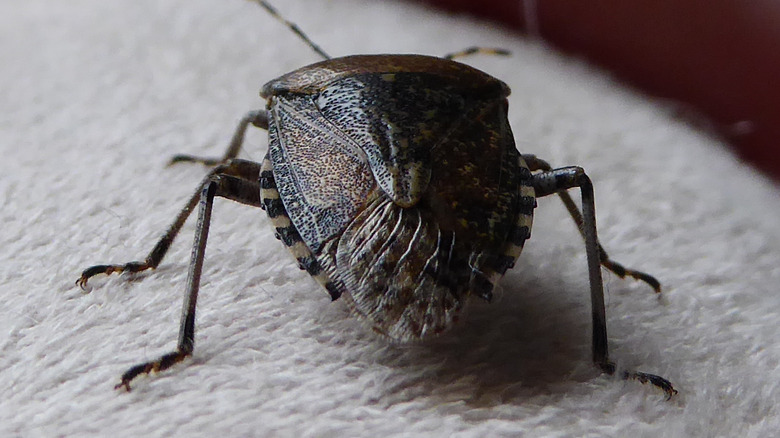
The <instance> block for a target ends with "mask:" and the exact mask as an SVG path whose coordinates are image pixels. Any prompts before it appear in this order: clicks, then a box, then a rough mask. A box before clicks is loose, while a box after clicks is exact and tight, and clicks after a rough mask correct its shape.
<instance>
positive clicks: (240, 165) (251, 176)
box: [76, 160, 260, 289]
mask: <svg viewBox="0 0 780 438" xmlns="http://www.w3.org/2000/svg"><path fill="white" fill-rule="evenodd" d="M259 169H260V167H259V164H257V163H254V162H251V161H246V160H231V161H230V162H229V163H228V164H224V165H221V166H219V167H216V168H215V169H214V170H212V171H211V172H210V173H209V175H208V176H206V178H205V179H204V183H205V182H206V181H209V179H210V178H213V177H214V176H215V175H218V174H221V175H230V176H235V177H238V178H240V179H241V180H242V181H244V180H245V181H247V182H246V183H245V184H249V182H250V181H251V182H252V183H253V184H255V185H257V180H258V177H259V174H260V170H259ZM225 184H228V183H227V182H226V183H225ZM256 188H257V191H256V192H257V193H258V197H259V193H260V189H259V185H258V186H257V187H256ZM242 193H243V192H242ZM200 198H201V191H200V190H198V191H196V192H195V193H193V194H192V196H191V197H190V199H189V201H187V205H185V206H184V208H183V209H182V210H181V211H180V212H179V214H178V216H176V219H175V220H174V221H173V223H172V224H171V226H170V227H168V230H167V231H166V232H165V234H164V235H163V236H162V238H160V240H159V241H157V244H156V245H155V246H154V248H153V249H152V251H151V252H149V255H147V256H146V258H145V259H144V260H143V261H132V262H129V263H124V264H116V265H95V266H91V267H89V268H87V269H85V270H84V271H83V272H82V273H81V276H80V277H79V279H78V280H76V284H78V285H79V286H80V287H81V288H82V289H84V288H86V286H87V282H88V281H89V279H90V278H92V277H94V276H95V275H99V274H107V275H108V274H113V273H121V272H130V273H135V272H141V271H145V270H147V269H155V268H156V267H157V266H158V265H159V264H160V262H161V261H162V259H163V257H165V254H166V253H167V252H168V249H169V248H170V247H171V244H172V243H173V240H174V239H175V238H176V236H177V235H178V234H179V230H181V227H182V226H184V223H185V222H186V221H187V218H188V217H189V216H190V213H192V210H193V209H194V208H195V206H196V205H197V204H198V200H199V199H200ZM239 202H243V201H239ZM259 202H260V201H259V199H258V201H257V203H256V204H251V205H254V206H258V207H259V206H260V204H259ZM244 203H246V202H244Z"/></svg>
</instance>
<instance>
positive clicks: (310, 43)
mask: <svg viewBox="0 0 780 438" xmlns="http://www.w3.org/2000/svg"><path fill="white" fill-rule="evenodd" d="M251 1H254V2H255V3H257V4H259V5H260V6H262V7H263V9H265V10H266V11H268V13H269V14H271V16H273V17H274V18H276V19H277V20H279V21H281V22H282V23H284V25H285V26H287V27H289V28H290V30H292V31H293V32H295V34H296V35H298V36H299V37H300V38H301V39H302V40H303V42H305V43H306V45H308V46H309V47H311V48H312V50H314V51H315V52H317V54H318V55H320V56H322V57H323V58H325V59H330V56H328V54H327V53H325V51H324V50H322V49H321V48H320V46H318V45H317V44H315V43H314V41H312V40H310V39H309V37H307V36H306V34H305V33H303V31H302V30H301V29H300V28H299V27H298V25H296V24H295V23H293V22H291V21H289V20H287V19H286V18H284V17H282V16H281V15H279V12H277V10H276V9H275V8H274V7H273V6H271V5H270V4H269V3H267V2H266V1H264V0H251Z"/></svg>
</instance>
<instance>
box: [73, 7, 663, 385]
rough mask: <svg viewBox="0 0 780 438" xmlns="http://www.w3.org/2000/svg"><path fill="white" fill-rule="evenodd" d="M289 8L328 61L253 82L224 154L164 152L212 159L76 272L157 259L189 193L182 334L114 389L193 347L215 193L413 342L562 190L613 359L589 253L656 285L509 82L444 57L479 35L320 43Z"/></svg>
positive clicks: (491, 272) (599, 353)
mask: <svg viewBox="0 0 780 438" xmlns="http://www.w3.org/2000/svg"><path fill="white" fill-rule="evenodd" d="M256 1H257V3H259V4H260V5H261V6H263V7H264V8H266V9H267V10H268V11H269V12H270V13H271V14H272V15H274V16H275V17H277V18H280V17H279V16H278V14H277V13H276V11H275V10H273V8H271V6H269V5H268V4H267V3H265V2H264V1H262V0H256ZM280 19H281V18H280ZM281 20H282V21H285V20H283V19H281ZM285 22H286V21H285ZM286 23H287V24H288V25H289V26H290V27H291V28H292V29H293V30H294V31H295V32H296V33H298V35H300V36H301V37H302V38H303V40H304V41H305V42H307V43H308V44H309V46H310V47H312V48H313V49H314V50H315V51H317V52H318V53H319V54H320V55H321V56H323V57H324V58H325V60H324V61H322V62H318V63H315V64H312V65H309V66H306V67H303V68H300V69H298V70H295V71H293V72H290V73H288V74H286V75H283V76H281V77H279V78H277V79H274V80H272V81H270V82H269V83H267V84H266V85H265V86H264V87H263V89H262V91H261V93H260V94H261V96H262V97H263V98H265V99H266V107H265V109H261V110H257V111H251V112H249V113H248V114H247V115H246V116H245V117H244V118H243V119H242V120H241V122H240V124H239V126H238V128H237V129H236V131H235V134H234V136H233V139H232V141H231V143H230V146H229V147H228V150H227V151H226V153H225V155H224V156H223V157H222V158H221V159H201V158H196V157H192V156H186V155H180V156H176V157H174V159H173V162H180V161H189V162H201V163H206V164H211V165H214V167H213V169H212V170H211V171H210V172H209V174H208V175H207V176H206V177H205V178H204V180H203V182H202V183H201V185H200V186H199V188H198V190H197V191H196V192H195V194H194V195H193V196H192V197H191V198H190V200H189V202H188V203H187V205H186V206H185V208H184V209H183V210H182V211H181V213H179V215H178V217H177V218H176V220H175V221H174V223H173V224H172V225H171V227H170V228H169V229H168V231H167V232H166V233H165V235H164V236H163V237H162V239H160V241H159V242H158V243H157V245H156V246H155V247H154V249H152V251H151V252H150V253H149V255H148V256H147V257H146V259H144V260H143V261H138V262H130V263H126V264H119V265H98V266H93V267H90V268H88V269H86V270H84V272H83V273H82V274H81V277H80V278H79V279H78V281H77V283H78V284H79V285H81V286H82V287H84V286H86V283H87V281H88V280H89V278H91V277H93V276H95V275H97V274H111V273H115V272H122V271H127V272H139V271H143V270H146V269H154V268H156V267H157V266H158V265H159V263H160V262H161V260H162V259H163V257H164V256H165V253H166V252H167V250H168V248H169V246H170V244H171V243H172V241H173V240H174V238H175V237H176V235H177V234H178V232H179V230H180V229H181V227H182V225H183V224H184V222H185V220H186V219H187V217H188V216H189V214H190V213H191V212H192V211H193V210H194V209H195V207H196V206H197V207H198V208H199V215H198V223H197V230H196V235H195V243H194V249H193V252H192V259H191V262H190V270H189V277H188V280H187V286H186V293H185V303H184V312H183V315H182V321H181V327H180V333H179V342H178V346H177V348H176V350H175V351H173V352H171V353H168V354H165V355H163V356H161V357H160V358H159V359H157V360H153V361H150V362H145V363H142V364H139V365H136V366H134V367H132V368H130V369H129V370H128V371H127V372H125V374H124V375H123V376H122V378H121V382H120V383H119V384H118V385H117V388H125V389H127V390H129V389H130V383H131V381H132V380H133V379H134V378H135V377H137V376H138V375H140V374H146V373H149V372H152V371H160V370H165V369H167V368H169V367H171V366H172V365H173V364H175V363H178V362H180V361H182V360H183V359H184V358H186V357H187V356H190V355H191V354H192V352H193V347H194V333H195V307H196V306H195V304H196V300H197V296H198V288H199V284H200V276H201V270H202V266H203V258H204V252H205V247H206V239H207V236H208V230H209V222H210V217H211V210H212V203H213V200H214V197H215V196H220V197H224V198H228V199H231V200H234V201H237V202H240V203H243V204H247V205H251V206H255V207H261V208H263V209H265V211H266V213H267V214H268V216H269V217H270V219H271V222H272V224H273V225H274V227H275V228H276V236H277V238H279V239H280V240H281V241H282V242H283V243H284V245H285V246H287V247H288V249H289V250H290V251H291V252H292V253H293V255H294V256H295V258H296V259H297V261H298V263H299V266H300V268H301V269H303V270H305V271H307V272H308V273H309V274H311V276H312V277H314V279H315V280H317V281H318V282H319V283H320V284H321V285H322V286H323V287H324V289H325V290H327V292H328V293H329V294H330V296H331V298H332V299H333V300H336V299H339V298H341V299H342V300H344V301H346V304H347V306H348V307H349V308H350V310H351V311H352V312H353V313H354V314H355V315H357V316H358V317H360V318H362V319H364V320H366V321H367V322H368V323H370V324H371V326H372V327H373V328H374V330H376V331H377V332H379V333H381V334H383V335H385V336H387V337H389V338H391V339H393V340H398V341H414V340H420V339H428V338H432V337H435V336H437V335H439V334H441V333H443V332H445V331H447V330H448V329H450V328H451V327H452V326H453V325H454V324H455V323H456V322H457V320H458V317H459V314H460V313H461V311H462V310H463V308H464V306H465V305H466V304H467V302H468V301H469V300H470V299H471V298H472V297H477V298H481V299H484V300H487V301H490V299H491V296H492V291H493V288H494V287H495V285H496V284H497V282H498V281H499V280H500V278H501V277H502V276H503V274H504V273H505V272H506V271H507V269H509V268H511V267H512V266H513V265H514V263H515V261H516V259H517V258H518V256H519V255H520V252H521V250H522V248H523V244H524V243H525V241H526V240H527V239H528V238H529V237H530V230H531V223H532V218H533V212H534V208H535V207H536V198H538V197H542V196H546V195H550V194H558V195H559V196H560V197H561V198H562V200H563V201H564V203H565V205H566V207H567V209H568V211H569V213H570V214H571V216H572V218H573V219H574V221H575V222H576V223H577V225H578V226H579V228H580V230H581V233H582V235H583V237H584V240H585V247H586V251H587V260H588V273H589V280H590V292H591V301H592V309H593V310H592V314H593V360H594V362H595V363H596V365H598V366H599V367H600V369H601V370H602V371H603V372H606V373H609V374H613V373H615V371H616V367H615V365H614V364H613V362H611V361H610V360H609V356H608V352H607V333H606V315H605V309H604V296H603V295H604V294H603V285H602V278H601V269H600V268H601V266H603V267H605V268H607V269H609V270H610V271H612V272H614V273H615V274H617V275H618V276H620V277H625V276H630V277H634V278H636V279H639V280H642V281H644V282H646V283H648V284H649V285H650V286H652V287H653V288H654V289H655V290H656V291H659V290H660V285H659V283H658V281H657V280H655V278H653V277H651V276H650V275H648V274H645V273H642V272H639V271H635V270H630V269H626V268H624V267H623V266H621V265H620V264H618V263H615V262H613V261H612V260H610V259H609V257H608V256H607V253H606V252H605V251H604V249H603V248H602V247H601V246H600V244H599V242H598V238H597V235H596V219H595V211H594V197H593V186H592V184H591V181H590V179H589V178H588V176H587V175H586V174H585V172H584V171H583V169H582V168H580V167H564V168H559V169H553V168H552V167H551V166H550V165H549V164H547V163H546V162H545V161H543V160H541V159H538V158H536V157H535V156H533V155H523V154H520V153H519V152H518V151H517V149H516V148H515V142H514V138H513V136H512V132H511V129H510V127H509V122H508V119H507V110H508V100H507V96H508V95H509V88H508V87H507V86H506V84H504V83H503V82H501V81H500V80H498V79H496V78H494V77H492V76H490V75H488V74H486V73H484V72H481V71H479V70H477V69H474V68H472V67H469V66H467V65H464V64H461V63H458V62H455V61H453V60H452V59H451V58H453V57H455V56H458V55H462V54H468V53H471V52H473V51H478V50H466V51H464V52H461V53H458V54H455V55H452V56H448V57H445V58H436V57H430V56H420V55H359V56H347V57H342V58H330V57H328V56H327V55H326V54H325V53H324V52H323V51H322V50H321V49H320V48H319V47H317V46H316V45H314V44H313V43H312V42H311V41H310V40H309V39H308V38H307V37H306V36H305V35H304V34H303V33H302V32H301V31H300V30H299V29H298V28H297V27H295V26H294V25H292V24H290V23H288V22H286ZM250 125H252V126H255V127H258V128H261V129H265V130H267V131H268V134H269V136H268V138H269V147H268V149H269V150H268V153H267V155H266V157H265V159H264V160H263V162H262V163H255V162H251V161H246V160H241V159H238V158H237V155H238V153H239V150H240V148H241V145H242V142H243V138H244V133H245V132H246V130H247V129H248V127H249V126H250ZM570 188H579V189H580V191H581V193H582V211H580V209H579V208H578V207H577V205H576V204H575V203H574V202H573V200H572V199H571V198H570V197H569V195H568V194H567V193H566V190H567V189H570ZM622 377H624V378H626V379H636V380H639V381H641V382H650V383H652V384H654V385H656V386H658V387H660V388H661V389H662V390H663V391H665V392H666V394H667V395H669V396H671V395H672V394H674V393H675V392H676V391H675V390H674V388H673V387H672V385H671V383H669V382H668V381H667V380H666V379H664V378H661V377H659V376H655V375H652V374H646V373H641V372H633V371H631V372H623V373H622Z"/></svg>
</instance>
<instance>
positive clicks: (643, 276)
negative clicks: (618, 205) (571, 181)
mask: <svg viewBox="0 0 780 438" xmlns="http://www.w3.org/2000/svg"><path fill="white" fill-rule="evenodd" d="M523 159H524V160H525V161H526V163H527V164H528V167H529V168H530V169H531V170H532V171H535V170H541V171H544V172H549V171H551V170H553V169H552V167H551V166H550V165H549V164H548V163H547V162H546V161H544V160H542V159H539V158H537V157H536V156H535V155H530V154H526V155H523ZM552 189H554V188H552ZM552 193H557V195H558V196H559V197H560V198H561V201H563V204H564V205H565V206H566V210H568V211H569V215H571V218H572V219H573V220H574V223H576V224H577V228H578V229H579V230H580V234H582V237H583V238H584V237H585V232H584V222H583V218H582V213H581V212H580V209H579V208H578V207H577V204H575V203H574V200H573V199H572V198H571V196H569V194H568V193H567V192H565V191H562V190H558V191H556V192H550V193H537V194H536V196H537V197H542V196H547V195H550V194H552ZM598 251H599V259H600V260H601V266H603V267H605V268H607V269H609V270H610V271H611V272H612V273H613V274H615V275H617V276H618V277H620V278H625V277H627V276H628V277H632V278H634V279H636V280H640V281H644V282H645V283H647V284H648V285H650V287H652V288H653V290H655V291H656V292H657V293H660V292H661V283H660V282H659V281H658V280H656V278H655V277H653V276H652V275H650V274H647V273H644V272H642V271H637V270H634V269H628V268H626V267H624V266H623V265H621V264H620V263H618V262H616V261H614V260H611V259H610V258H609V255H607V252H606V251H605V250H604V248H603V247H602V246H601V244H600V243H599V244H598Z"/></svg>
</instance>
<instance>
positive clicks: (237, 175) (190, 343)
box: [116, 160, 260, 391]
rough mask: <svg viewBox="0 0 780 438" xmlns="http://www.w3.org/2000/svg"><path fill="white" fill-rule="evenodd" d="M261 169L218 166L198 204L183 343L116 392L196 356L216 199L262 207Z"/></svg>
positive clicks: (245, 164)
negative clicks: (199, 301) (197, 314)
mask: <svg viewBox="0 0 780 438" xmlns="http://www.w3.org/2000/svg"><path fill="white" fill-rule="evenodd" d="M259 173H260V165H259V164H258V163H253V162H250V161H244V160H234V161H231V162H229V163H227V164H225V165H221V166H218V167H217V168H215V169H214V171H212V172H211V173H210V174H209V176H208V177H206V179H205V180H204V182H203V183H202V184H201V189H200V190H199V194H200V196H199V198H198V204H199V206H200V208H199V214H198V223H197V226H196V232H195V242H194V243H193V250H192V258H191V260H190V268H189V272H188V274H187V286H186V291H185V295H184V305H183V307H182V316H181V324H180V326H179V341H178V344H177V345H176V350H175V351H173V352H170V353H167V354H164V355H163V356H161V357H159V358H158V359H157V360H154V361H150V362H144V363H141V364H138V365H135V366H133V367H132V368H130V369H129V370H127V371H126V372H125V373H124V374H123V375H122V378H121V382H120V383H119V384H118V385H116V389H119V388H125V389H127V390H128V391H129V390H130V382H131V381H132V380H133V379H135V378H136V377H137V376H139V375H141V374H148V373H150V372H153V371H154V372H157V371H163V370H166V369H168V368H170V367H171V366H173V365H175V364H176V363H179V362H181V361H182V360H184V359H185V358H186V357H187V356H190V355H191V354H192V351H193V348H194V346H195V307H196V304H197V299H198V290H199V288H200V277H201V272H202V270H203V258H204V255H205V252H206V241H207V238H208V233H209V224H210V222H211V210H212V206H213V204H214V197H215V196H220V197H223V198H227V199H231V200H233V201H237V202H241V203H242V204H247V205H251V206H255V207H259V206H260V184H259V181H258V176H259Z"/></svg>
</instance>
